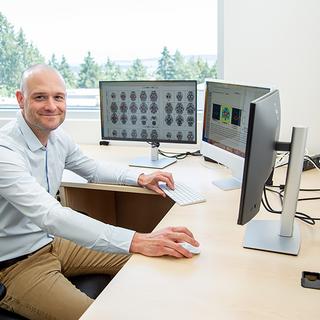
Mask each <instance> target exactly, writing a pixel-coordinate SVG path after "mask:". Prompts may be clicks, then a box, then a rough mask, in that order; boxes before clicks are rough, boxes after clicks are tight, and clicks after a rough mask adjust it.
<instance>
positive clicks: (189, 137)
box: [187, 131, 194, 141]
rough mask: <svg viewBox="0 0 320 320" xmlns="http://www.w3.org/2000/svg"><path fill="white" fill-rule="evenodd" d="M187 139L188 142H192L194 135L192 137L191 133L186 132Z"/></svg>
mask: <svg viewBox="0 0 320 320" xmlns="http://www.w3.org/2000/svg"><path fill="white" fill-rule="evenodd" d="M187 139H188V141H193V139H194V135H193V133H192V131H189V132H188V134H187Z"/></svg>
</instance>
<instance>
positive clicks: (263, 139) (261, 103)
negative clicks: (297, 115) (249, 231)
mask: <svg viewBox="0 0 320 320" xmlns="http://www.w3.org/2000/svg"><path fill="white" fill-rule="evenodd" d="M270 105H272V108H271V109H266V107H270ZM272 117H273V118H272ZM266 118H267V119H268V121H269V126H268V125H267V123H265V122H264V120H263V119H266ZM272 120H275V122H272ZM280 125H281V106H280V95H279V91H278V90H271V91H270V92H269V93H267V94H266V95H264V96H262V97H260V98H258V99H256V100H255V101H253V102H251V104H250V112H249V124H248V134H247V143H246V155H245V161H244V171H243V179H242V187H241V194H240V205H239V214H238V220H237V224H239V225H244V224H246V223H248V222H249V221H251V220H252V219H253V218H254V217H255V216H256V215H257V213H258V212H259V210H260V206H261V199H262V194H263V188H264V186H265V183H266V181H267V180H268V178H269V177H270V174H271V173H272V172H273V169H274V166H275V160H276V153H277V151H276V143H277V141H278V139H279V133H280ZM261 149H262V150H263V151H260V152H259V150H261ZM249 188H250V189H251V191H252V192H249Z"/></svg>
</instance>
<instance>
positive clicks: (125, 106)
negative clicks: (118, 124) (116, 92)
mask: <svg viewBox="0 0 320 320" xmlns="http://www.w3.org/2000/svg"><path fill="white" fill-rule="evenodd" d="M120 110H121V112H123V113H125V112H127V111H128V106H127V104H126V103H125V102H121V104H120Z"/></svg>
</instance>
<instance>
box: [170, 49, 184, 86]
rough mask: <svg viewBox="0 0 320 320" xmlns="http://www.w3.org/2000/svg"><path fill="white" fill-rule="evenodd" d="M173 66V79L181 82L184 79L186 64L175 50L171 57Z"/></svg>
mask: <svg viewBox="0 0 320 320" xmlns="http://www.w3.org/2000/svg"><path fill="white" fill-rule="evenodd" d="M173 66H174V79H176V80H183V79H186V70H185V69H186V63H185V59H184V56H183V55H182V54H181V53H180V51H179V50H176V52H175V54H174V55H173Z"/></svg>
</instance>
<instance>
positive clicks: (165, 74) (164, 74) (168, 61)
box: [156, 47, 175, 80]
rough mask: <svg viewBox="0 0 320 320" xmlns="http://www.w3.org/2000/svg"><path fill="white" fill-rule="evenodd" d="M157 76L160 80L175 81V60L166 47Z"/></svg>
mask: <svg viewBox="0 0 320 320" xmlns="http://www.w3.org/2000/svg"><path fill="white" fill-rule="evenodd" d="M156 74H157V78H158V79H163V80H170V79H174V74H175V69H174V63H173V58H172V57H171V56H170V53H169V50H168V48H167V47H164V48H163V50H162V52H161V58H160V59H159V61H158V68H157V72H156Z"/></svg>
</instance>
